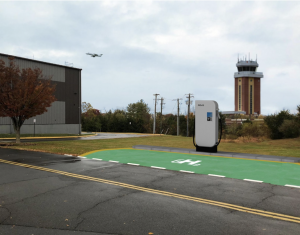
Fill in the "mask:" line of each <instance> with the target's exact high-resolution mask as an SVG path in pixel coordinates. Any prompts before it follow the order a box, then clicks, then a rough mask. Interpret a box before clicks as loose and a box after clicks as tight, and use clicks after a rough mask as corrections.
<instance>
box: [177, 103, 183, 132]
mask: <svg viewBox="0 0 300 235" xmlns="http://www.w3.org/2000/svg"><path fill="white" fill-rule="evenodd" d="M176 100H177V136H179V100H182V99H176Z"/></svg>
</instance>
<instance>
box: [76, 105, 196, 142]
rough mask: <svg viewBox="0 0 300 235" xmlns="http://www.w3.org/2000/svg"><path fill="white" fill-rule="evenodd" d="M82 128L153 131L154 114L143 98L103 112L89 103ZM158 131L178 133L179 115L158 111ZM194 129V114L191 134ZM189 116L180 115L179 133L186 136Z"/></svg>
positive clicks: (108, 130) (190, 121)
mask: <svg viewBox="0 0 300 235" xmlns="http://www.w3.org/2000/svg"><path fill="white" fill-rule="evenodd" d="M82 107H83V109H82V116H81V121H82V130H83V131H92V132H99V131H101V132H135V133H153V117H152V116H153V115H152V114H150V108H149V107H148V105H147V104H146V103H144V101H143V100H140V101H138V102H136V103H132V104H129V105H128V106H127V108H126V110H120V109H116V110H114V111H111V110H109V111H108V112H106V113H101V112H100V111H99V110H97V109H93V107H92V106H91V105H90V104H89V103H85V102H84V103H83V104H82ZM155 127H156V128H155V129H156V133H157V134H159V133H163V134H169V135H177V115H173V114H165V115H161V113H156V125H155ZM193 129H194V115H193V113H191V114H190V118H189V135H190V136H192V133H193ZM186 133H187V117H186V116H184V115H180V116H179V134H180V135H183V136H186Z"/></svg>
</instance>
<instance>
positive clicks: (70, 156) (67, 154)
mask: <svg viewBox="0 0 300 235" xmlns="http://www.w3.org/2000/svg"><path fill="white" fill-rule="evenodd" d="M64 155H65V156H70V157H73V155H70V154H64Z"/></svg>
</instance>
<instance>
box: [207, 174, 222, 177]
mask: <svg viewBox="0 0 300 235" xmlns="http://www.w3.org/2000/svg"><path fill="white" fill-rule="evenodd" d="M208 175H210V176H216V177H225V176H224V175H214V174H208Z"/></svg>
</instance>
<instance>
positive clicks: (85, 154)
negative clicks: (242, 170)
mask: <svg viewBox="0 0 300 235" xmlns="http://www.w3.org/2000/svg"><path fill="white" fill-rule="evenodd" d="M123 149H130V150H142V151H155V152H163V153H177V154H190V155H194V156H205V157H221V158H231V159H241V160H247V161H259V162H277V163H289V164H297V165H300V163H295V162H281V161H270V160H259V159H249V158H240V157H225V156H217V155H204V154H195V153H180V152H169V151H162V150H149V149H134V148H115V149H101V150H94V151H91V152H87V153H84V154H81V156H87V155H89V154H92V153H96V152H103V151H110V150H123ZM266 156H268V155H266Z"/></svg>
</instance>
